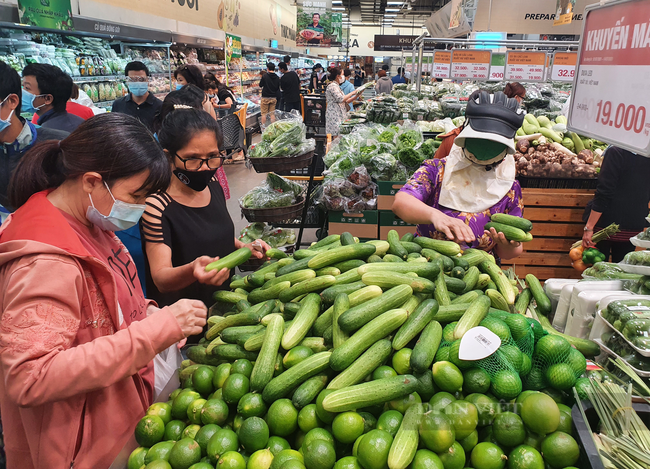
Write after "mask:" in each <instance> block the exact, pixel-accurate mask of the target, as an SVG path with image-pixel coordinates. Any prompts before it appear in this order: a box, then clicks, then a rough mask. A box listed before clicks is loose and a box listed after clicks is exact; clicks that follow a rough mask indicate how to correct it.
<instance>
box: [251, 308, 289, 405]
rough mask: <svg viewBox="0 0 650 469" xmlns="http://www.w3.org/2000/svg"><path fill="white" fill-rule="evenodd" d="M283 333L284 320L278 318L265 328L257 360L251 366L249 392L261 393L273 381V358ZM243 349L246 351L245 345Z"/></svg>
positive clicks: (276, 353)
mask: <svg viewBox="0 0 650 469" xmlns="http://www.w3.org/2000/svg"><path fill="white" fill-rule="evenodd" d="M283 332H284V319H282V317H280V316H275V317H274V318H273V319H271V322H270V323H269V325H268V326H267V328H266V332H265V334H264V342H263V344H262V348H261V350H260V353H259V355H258V356H257V360H255V366H253V372H252V373H251V376H250V388H251V391H253V392H262V391H263V390H264V387H265V386H266V385H267V384H268V383H269V382H270V381H271V379H273V373H274V371H275V358H276V357H277V355H278V350H279V349H280V341H281V340H282V334H283ZM249 340H250V339H249ZM247 343H248V341H247ZM244 348H245V349H246V350H248V349H247V348H246V345H244Z"/></svg>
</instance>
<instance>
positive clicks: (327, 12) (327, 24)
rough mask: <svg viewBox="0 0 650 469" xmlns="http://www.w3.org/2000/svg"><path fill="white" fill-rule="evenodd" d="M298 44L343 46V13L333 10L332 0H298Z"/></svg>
mask: <svg viewBox="0 0 650 469" xmlns="http://www.w3.org/2000/svg"><path fill="white" fill-rule="evenodd" d="M296 25H297V32H296V46H308V47H341V45H342V43H343V15H342V14H341V13H339V12H335V11H333V10H332V1H331V0H318V1H312V0H298V1H297V16H296Z"/></svg>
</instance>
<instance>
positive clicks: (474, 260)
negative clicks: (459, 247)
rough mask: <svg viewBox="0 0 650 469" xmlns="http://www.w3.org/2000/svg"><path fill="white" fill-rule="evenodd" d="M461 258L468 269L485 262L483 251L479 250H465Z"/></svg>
mask: <svg viewBox="0 0 650 469" xmlns="http://www.w3.org/2000/svg"><path fill="white" fill-rule="evenodd" d="M462 258H463V259H465V261H466V262H467V263H468V264H469V266H470V267H472V266H477V265H479V264H480V263H481V262H483V261H485V260H487V257H486V255H485V251H481V250H480V249H465V251H463V257H462Z"/></svg>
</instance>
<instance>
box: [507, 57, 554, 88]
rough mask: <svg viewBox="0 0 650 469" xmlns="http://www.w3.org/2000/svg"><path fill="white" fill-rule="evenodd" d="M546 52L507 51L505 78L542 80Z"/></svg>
mask: <svg viewBox="0 0 650 469" xmlns="http://www.w3.org/2000/svg"><path fill="white" fill-rule="evenodd" d="M545 73H546V52H535V51H525V52H522V51H508V52H507V53H506V72H505V77H504V78H505V79H506V80H516V81H544V76H545Z"/></svg>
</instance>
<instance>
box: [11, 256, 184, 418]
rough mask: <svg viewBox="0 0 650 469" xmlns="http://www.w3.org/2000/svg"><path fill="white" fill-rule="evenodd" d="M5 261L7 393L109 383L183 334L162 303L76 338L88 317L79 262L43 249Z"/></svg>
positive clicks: (41, 399) (16, 395)
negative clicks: (121, 324) (122, 324)
mask: <svg viewBox="0 0 650 469" xmlns="http://www.w3.org/2000/svg"><path fill="white" fill-rule="evenodd" d="M23 260H24V258H23ZM8 268H10V266H7V265H5V266H4V272H3V274H4V275H3V278H2V285H1V286H2V287H3V289H4V292H3V294H2V300H3V301H2V318H1V321H0V366H2V368H3V372H4V376H5V380H6V383H5V386H6V389H7V394H8V395H9V397H10V398H11V399H12V400H13V401H15V402H16V403H17V404H18V405H20V406H38V405H42V404H44V403H47V402H51V401H56V400H61V399H67V398H69V397H72V396H75V395H78V394H83V393H87V392H90V391H94V390H97V389H102V388H105V387H108V386H111V385H112V384H114V383H117V382H119V381H121V380H123V379H125V378H127V377H129V376H132V375H134V374H136V373H137V372H138V371H139V370H140V369H141V368H143V367H144V366H146V365H147V364H148V363H149V362H150V361H151V360H152V359H153V358H154V356H155V355H156V354H157V353H159V352H161V351H162V350H164V349H166V348H167V347H169V346H170V345H172V344H174V343H175V342H178V341H179V340H181V339H183V337H184V336H183V332H182V330H181V328H180V326H179V325H178V322H177V321H176V318H175V317H174V316H173V314H172V313H171V311H170V310H169V309H168V308H163V309H161V310H160V311H158V312H156V313H155V314H153V315H151V316H149V317H147V318H145V319H143V320H142V321H136V322H134V323H132V324H131V325H130V326H129V327H128V328H126V329H122V330H119V331H117V332H115V333H114V334H110V335H103V336H99V337H96V338H94V339H93V340H91V341H89V342H86V343H83V344H78V345H75V342H76V338H77V334H78V333H79V331H80V329H81V326H82V324H81V320H82V317H89V316H90V315H82V311H81V304H82V295H83V294H84V280H83V274H82V272H81V271H80V270H79V267H78V265H77V264H76V263H75V262H74V261H72V260H71V259H69V258H65V257H63V256H56V255H51V256H49V255H41V256H38V257H35V258H34V259H33V260H32V261H31V262H29V263H27V264H26V263H24V262H23V261H21V262H20V264H19V265H18V266H16V267H13V270H9V271H8V270H7V269H8ZM91 327H92V326H91ZM96 334H97V335H99V332H96Z"/></svg>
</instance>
